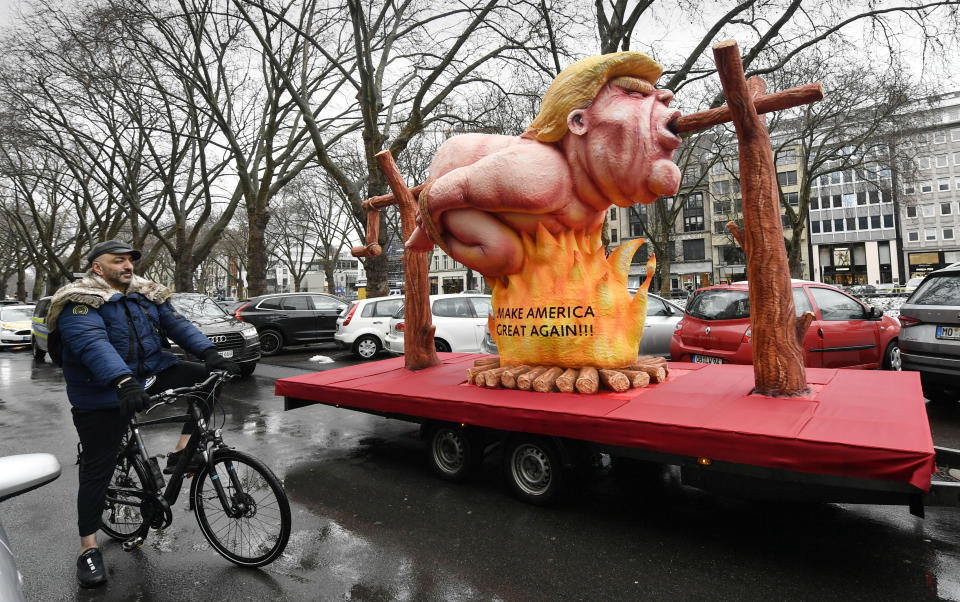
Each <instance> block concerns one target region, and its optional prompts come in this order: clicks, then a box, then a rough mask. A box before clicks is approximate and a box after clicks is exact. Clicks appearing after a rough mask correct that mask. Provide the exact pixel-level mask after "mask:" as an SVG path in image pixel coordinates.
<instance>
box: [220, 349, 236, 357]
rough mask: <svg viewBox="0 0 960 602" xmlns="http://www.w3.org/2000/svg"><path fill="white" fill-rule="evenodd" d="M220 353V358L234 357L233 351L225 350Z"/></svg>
mask: <svg viewBox="0 0 960 602" xmlns="http://www.w3.org/2000/svg"><path fill="white" fill-rule="evenodd" d="M219 353H220V357H233V349H224V350H223V351H220V352H219Z"/></svg>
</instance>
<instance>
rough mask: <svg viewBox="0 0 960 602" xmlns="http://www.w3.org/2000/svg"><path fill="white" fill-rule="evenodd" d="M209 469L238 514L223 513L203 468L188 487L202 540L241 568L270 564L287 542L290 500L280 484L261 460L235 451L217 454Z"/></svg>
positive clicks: (230, 450) (210, 481)
mask: <svg viewBox="0 0 960 602" xmlns="http://www.w3.org/2000/svg"><path fill="white" fill-rule="evenodd" d="M213 465H214V467H215V468H216V472H217V476H218V477H219V480H220V483H221V484H222V485H223V488H224V491H225V492H226V495H227V499H228V500H229V501H230V505H231V509H230V510H235V511H236V512H237V513H238V514H239V515H237V516H231V514H230V513H228V511H227V510H225V509H224V507H223V504H222V503H221V502H220V498H219V497H218V496H217V491H216V489H215V488H214V486H213V481H212V480H211V479H210V467H209V466H204V467H203V469H202V470H201V471H200V473H199V474H197V475H195V476H194V478H193V483H191V485H190V499H191V500H193V510H194V512H195V513H196V515H197V522H198V523H199V524H200V530H201V531H203V536H204V537H206V538H207V541H209V542H210V545H212V546H213V547H214V549H215V550H216V551H217V552H218V553H219V554H220V555H221V556H223V557H224V558H226V559H227V560H229V561H230V562H233V563H235V564H238V565H240V566H250V567H254V566H263V565H265V564H269V563H271V562H273V561H274V560H276V559H277V557H278V556H280V554H281V552H283V549H284V548H285V547H286V546H287V540H288V539H289V538H290V522H291V520H290V502H289V501H288V500H287V494H286V492H284V490H283V485H281V484H280V480H279V479H278V478H277V477H276V476H275V475H274V474H273V472H272V471H271V470H270V469H269V468H267V466H266V465H265V464H263V463H262V462H261V461H260V460H257V459H256V458H254V457H253V456H250V455H248V454H245V453H243V452H239V451H236V450H233V449H225V450H221V451H218V452H216V453H215V454H214V457H213ZM231 472H233V475H231V474H230V473H231ZM237 483H239V487H237V486H236V484H237Z"/></svg>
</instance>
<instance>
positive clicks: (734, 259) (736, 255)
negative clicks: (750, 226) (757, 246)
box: [720, 245, 746, 265]
mask: <svg viewBox="0 0 960 602" xmlns="http://www.w3.org/2000/svg"><path fill="white" fill-rule="evenodd" d="M720 263H722V264H724V265H742V264H744V263H746V258H745V257H744V255H743V249H741V248H740V247H738V246H735V245H724V246H722V247H720Z"/></svg>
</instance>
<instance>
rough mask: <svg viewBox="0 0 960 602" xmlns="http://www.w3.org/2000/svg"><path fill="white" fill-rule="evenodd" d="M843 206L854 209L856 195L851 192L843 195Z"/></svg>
mask: <svg viewBox="0 0 960 602" xmlns="http://www.w3.org/2000/svg"><path fill="white" fill-rule="evenodd" d="M843 206H844V207H856V206H857V195H855V194H854V193H852V192H848V193H846V194H844V195H843Z"/></svg>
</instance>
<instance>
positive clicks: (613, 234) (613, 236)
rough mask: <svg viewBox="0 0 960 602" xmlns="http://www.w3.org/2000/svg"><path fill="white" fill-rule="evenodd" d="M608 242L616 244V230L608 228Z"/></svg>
mask: <svg viewBox="0 0 960 602" xmlns="http://www.w3.org/2000/svg"><path fill="white" fill-rule="evenodd" d="M610 242H617V229H616V228H610Z"/></svg>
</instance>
